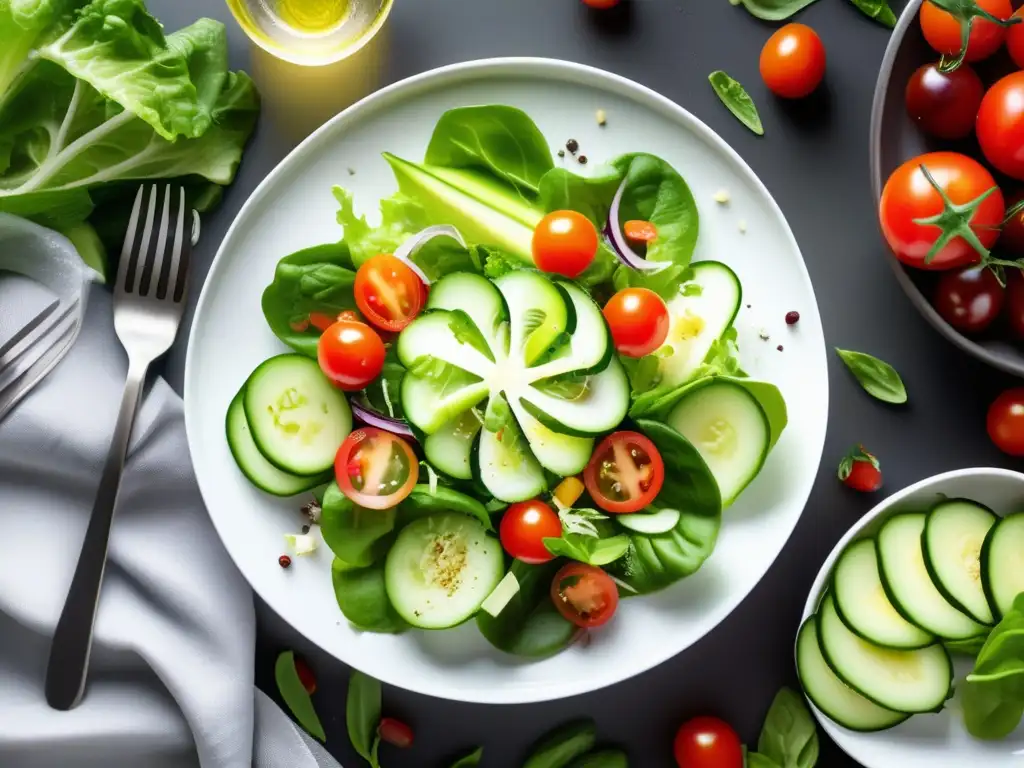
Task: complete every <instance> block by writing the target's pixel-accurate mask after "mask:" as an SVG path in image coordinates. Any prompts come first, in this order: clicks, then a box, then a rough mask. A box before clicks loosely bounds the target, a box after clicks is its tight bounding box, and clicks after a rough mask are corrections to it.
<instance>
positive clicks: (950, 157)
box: [879, 152, 1006, 269]
mask: <svg viewBox="0 0 1024 768" xmlns="http://www.w3.org/2000/svg"><path fill="white" fill-rule="evenodd" d="M922 165H924V166H925V167H927V168H928V171H929V173H931V175H932V178H933V179H935V182H936V183H937V184H938V185H939V187H940V188H941V189H942V190H943V191H944V192H945V193H946V195H948V196H949V198H950V200H951V201H952V202H953V203H954V204H955V205H963V204H965V203H969V202H971V201H972V200H977V199H978V198H979V197H981V195H982V194H984V193H985V192H987V191H988V190H990V189H992V188H993V187H996V182H995V179H993V178H992V174H991V173H989V172H988V171H987V170H986V169H985V167H984V166H983V165H982V164H981V163H979V162H978V161H977V160H974V159H972V158H970V157H967V155H961V154H959V153H957V152H929V153H928V154H924V155H920V156H918V157H915V158H913V159H911V160H908V161H907V162H905V163H904V164H903V165H901V166H900V167H899V168H897V169H896V170H895V171H893V172H892V175H891V176H890V177H889V180H888V181H886V182H885V188H884V189H883V190H882V200H881V202H880V204H879V218H880V219H881V224H882V233H883V234H884V235H885V239H886V242H888V244H889V248H891V249H892V252H893V254H894V255H895V256H896V258H897V259H899V260H900V261H902V262H903V263H904V264H906V265H907V266H910V267H916V268H917V269H952V268H953V267H964V266H967V265H970V264H977V263H978V262H980V261H981V256H980V255H979V254H978V252H977V251H975V250H974V248H973V247H972V246H971V245H970V244H969V243H968V242H967V241H966V240H964V239H963V238H962V237H955V238H953V239H952V240H951V241H950V242H949V243H947V244H946V245H945V246H944V247H943V248H942V249H941V250H939V252H938V253H937V254H935V256H934V258H932V259H931V260H930V261H929V260H928V252H929V251H930V250H931V248H932V246H933V245H934V244H935V243H936V241H937V240H938V239H939V237H940V236H941V234H942V230H941V229H940V228H939V227H938V226H935V225H933V224H919V223H917V221H916V220H917V219H926V218H929V217H932V216H935V215H937V214H939V213H942V212H943V209H944V203H943V200H942V196H941V195H940V194H939V193H938V191H936V190H935V188H934V187H932V185H931V184H930V183H929V182H928V179H927V178H926V177H925V175H924V173H923V172H922V171H921V166H922ZM1005 210H1006V207H1005V205H1004V204H1003V193H1002V192H1001V191H999V189H998V187H996V189H995V191H994V192H993V193H992V194H990V195H989V196H988V197H986V198H985V199H984V200H982V201H981V202H979V203H978V204H977V207H976V208H975V209H974V212H973V214H971V215H970V217H969V219H968V218H967V214H965V220H966V221H969V223H970V227H971V229H972V230H974V233H975V234H976V235H977V236H978V239H979V240H980V241H981V243H982V245H984V246H985V247H986V248H991V247H992V246H993V245H994V244H995V242H996V240H997V239H998V238H999V225H1000V224H1001V223H1002V221H1003V213H1004V211H1005ZM966 221H965V223H966Z"/></svg>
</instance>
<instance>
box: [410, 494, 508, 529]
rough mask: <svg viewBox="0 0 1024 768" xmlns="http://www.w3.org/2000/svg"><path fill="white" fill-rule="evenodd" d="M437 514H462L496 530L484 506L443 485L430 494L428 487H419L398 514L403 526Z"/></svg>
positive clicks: (487, 527)
mask: <svg viewBox="0 0 1024 768" xmlns="http://www.w3.org/2000/svg"><path fill="white" fill-rule="evenodd" d="M436 512H461V513H462V514H464V515H469V516H470V517H473V518H476V519H477V520H479V521H480V522H481V523H482V524H483V526H484V528H486V529H487V530H489V531H490V530H493V529H494V526H493V525H492V524H491V516H490V514H489V513H488V512H487V509H486V508H485V507H484V505H483V504H481V503H480V502H479V501H477V500H476V499H474V498H473V497H472V496H467V495H466V494H464V493H460V492H459V491H456V490H455V489H454V488H446V487H445V486H443V485H439V486H438V487H437V489H436V490H435V492H434V493H431V492H430V486H428V485H417V486H415V487H414V488H413V489H412V492H411V493H410V494H409V495H408V496H407V497H406V499H405V500H404V501H403V502H402V503H401V504H399V505H398V513H399V516H400V518H401V521H402V523H403V524H405V523H408V522H411V521H413V520H417V519H419V518H421V517H426V516H427V515H432V514H434V513H436Z"/></svg>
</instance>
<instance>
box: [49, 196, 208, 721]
mask: <svg viewBox="0 0 1024 768" xmlns="http://www.w3.org/2000/svg"><path fill="white" fill-rule="evenodd" d="M158 209H160V211H161V213H160V216H159V224H157V221H158V220H157V210H158ZM185 214H186V209H185V190H184V189H183V188H181V187H172V186H171V185H167V186H166V187H165V188H164V191H163V193H162V194H161V192H160V190H159V189H158V188H157V186H156V185H152V186H150V187H149V190H148V194H147V191H146V187H145V186H142V187H140V188H139V191H138V194H136V196H135V207H134V208H133V209H132V215H131V219H130V220H129V222H128V232H127V234H126V235H125V240H124V247H123V248H122V249H121V263H120V266H119V268H118V273H117V282H116V284H115V286H114V330H115V331H116V332H117V337H118V338H119V339H120V340H121V344H122V345H123V346H124V348H125V351H126V352H127V353H128V378H127V381H126V382H125V387H124V394H123V395H122V397H121V409H120V411H119V412H118V415H117V425H116V426H115V428H114V437H113V439H112V440H111V444H110V452H109V453H108V454H107V462H106V464H105V465H104V467H103V475H102V476H101V478H100V485H99V490H98V491H97V494H96V501H95V504H94V505H93V509H92V516H91V517H90V519H89V527H88V529H87V530H86V532H85V541H84V542H83V543H82V553H81V554H80V555H79V557H78V566H77V567H76V569H75V575H74V578H72V580H71V588H70V589H69V590H68V597H67V601H66V602H65V603H64V610H63V612H62V613H61V616H60V620H59V621H58V622H57V629H56V631H55V632H54V635H53V644H52V645H51V646H50V661H49V664H48V666H47V669H46V701H47V702H48V703H49V705H50V706H51V707H53V708H54V709H60V710H68V709H71V708H73V707H74V706H76V705H77V704H78V702H79V701H81V698H82V694H83V693H84V692H85V681H86V676H87V671H88V667H89V652H90V649H91V647H92V629H93V622H94V620H95V617H96V607H97V605H98V604H99V596H100V587H101V585H102V583H103V572H104V569H105V567H106V562H107V542H108V539H109V536H110V524H111V522H112V520H113V518H114V508H115V506H116V504H117V495H118V488H119V486H120V484H121V471H122V470H123V469H124V462H125V456H126V454H127V451H128V439H129V438H130V437H131V433H132V424H133V423H134V421H135V412H136V409H137V407H138V403H139V395H140V394H141V392H142V387H143V383H144V382H145V378H146V371H147V370H148V369H149V366H150V364H151V363H152V362H153V361H154V360H156V358H158V357H159V356H160V355H162V354H163V353H164V352H166V351H167V350H168V349H169V348H170V346H171V343H172V342H173V341H174V337H175V335H176V334H177V332H178V325H179V324H180V322H181V315H182V311H183V309H184V306H185V302H184V299H185V289H186V284H187V279H188V264H189V258H190V256H191V251H192V242H191V237H190V235H189V234H188V233H187V232H186V228H185V221H186V215H185ZM142 218H144V219H145V223H144V224H143V226H141V227H140V226H139V222H140V219H142ZM188 220H189V224H190V225H191V217H188ZM154 233H155V234H156V237H154Z"/></svg>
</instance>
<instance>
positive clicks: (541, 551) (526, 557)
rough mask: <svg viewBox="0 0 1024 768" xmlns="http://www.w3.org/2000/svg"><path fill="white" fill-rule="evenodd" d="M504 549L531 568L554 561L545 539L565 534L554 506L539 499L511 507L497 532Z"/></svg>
mask: <svg viewBox="0 0 1024 768" xmlns="http://www.w3.org/2000/svg"><path fill="white" fill-rule="evenodd" d="M498 534H499V536H500V538H501V546H502V548H503V549H504V550H505V551H506V552H508V553H509V554H510V555H512V557H514V558H517V559H519V560H522V561H523V562H524V563H528V564H530V565H538V564H540V563H546V562H548V561H549V560H553V559H554V555H552V554H551V553H550V552H548V550H547V547H545V546H544V539H548V538H551V539H557V538H558V537H559V536H561V535H562V523H561V521H560V520H559V519H558V515H557V514H556V513H555V510H553V509H552V508H551V507H549V506H548V505H547V504H545V503H544V502H543V501H541V500H540V499H531V500H530V501H519V502H516V503H515V504H510V505H509V507H508V509H506V510H505V514H504V515H503V516H502V518H501V525H500V526H499V529H498Z"/></svg>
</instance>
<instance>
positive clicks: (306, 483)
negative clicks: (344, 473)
mask: <svg viewBox="0 0 1024 768" xmlns="http://www.w3.org/2000/svg"><path fill="white" fill-rule="evenodd" d="M244 394H245V390H244V389H241V390H239V392H238V394H237V395H235V399H234V400H232V401H231V405H229V406H228V415H227V419H226V425H225V427H226V431H227V436H228V448H230V449H231V455H232V456H234V457H235V463H236V464H238V468H239V469H240V470H242V474H243V475H245V476H246V477H247V478H248V479H249V482H251V483H252V484H253V485H255V486H256V487H257V488H259V489H260V490H261V491H266V492H267V493H270V494H273V495H274V496H294V495H295V494H297V493H302V492H303V491H308V490H309V489H310V488H315V487H316V486H318V485H322V484H324V483H326V482H328V481H329V480H330V479H331V474H330V472H326V473H324V474H320V475H313V476H311V477H303V476H301V475H293V474H291V473H289V472H283V471H281V470H280V469H278V468H277V467H275V466H274V465H273V464H271V463H270V462H269V461H267V459H266V457H265V456H264V455H263V454H262V453H260V449H259V448H257V447H256V442H255V441H254V440H253V439H252V434H251V433H250V431H249V422H248V421H247V420H246V418H245V405H244V404H243V402H242V400H243V396H244Z"/></svg>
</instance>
